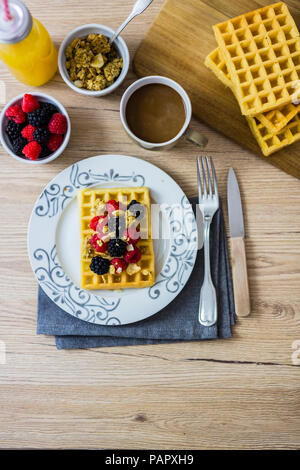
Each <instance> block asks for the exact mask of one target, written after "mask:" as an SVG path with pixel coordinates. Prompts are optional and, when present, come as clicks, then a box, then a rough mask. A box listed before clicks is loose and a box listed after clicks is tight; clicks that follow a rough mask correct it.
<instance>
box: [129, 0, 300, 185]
mask: <svg viewBox="0 0 300 470" xmlns="http://www.w3.org/2000/svg"><path fill="white" fill-rule="evenodd" d="M272 3H275V2H274V1H266V0H259V1H256V0H206V1H205V0H184V1H183V0H167V1H166V3H165V4H164V6H163V8H162V10H161V11H160V13H159V15H158V17H157V18H156V20H155V21H154V23H153V24H152V26H151V28H150V30H149V31H148V33H147V35H146V37H145V39H144V40H143V41H142V43H141V44H140V46H139V48H138V50H137V52H136V54H135V57H134V70H135V72H136V74H137V75H138V76H140V77H141V76H145V75H153V74H154V75H156V74H158V75H165V76H167V77H170V78H173V79H174V80H176V81H177V82H179V83H180V84H181V85H182V86H183V87H184V88H185V89H186V91H187V92H188V93H189V95H190V98H191V101H192V105H193V112H194V114H195V115H196V116H197V117H199V118H200V119H201V120H202V121H204V122H205V123H207V124H209V125H210V126H211V127H213V128H215V129H217V130H218V131H220V132H222V133H223V134H225V135H226V136H227V137H230V138H231V139H233V140H235V141H236V142H238V143H240V144H241V145H242V146H245V147H247V148H248V149H250V150H252V151H253V152H254V153H255V154H256V155H258V156H259V157H261V158H263V159H265V160H267V161H268V162H270V163H272V164H273V165H275V166H277V167H279V168H281V169H282V170H284V171H285V172H286V173H289V174H291V175H293V176H295V177H297V178H299V179H300V141H299V142H296V143H295V144H293V145H291V146H289V147H286V148H285V149H283V150H281V151H279V152H277V153H276V154H274V155H272V156H270V157H264V156H263V155H262V153H261V151H260V148H259V146H258V145H257V143H256V140H255V139H254V137H253V136H252V134H251V132H250V130H249V128H248V125H247V122H246V120H245V118H244V117H243V116H242V115H241V112H240V109H239V106H238V104H237V102H236V100H235V99H234V97H233V95H232V93H231V91H230V90H229V89H226V88H225V87H224V85H223V84H221V83H220V82H219V80H217V78H215V76H214V75H213V73H212V72H211V71H210V70H208V69H207V68H206V67H205V65H204V59H205V57H206V56H207V54H208V53H209V52H211V51H212V50H213V49H215V48H216V47H217V44H216V40H215V37H214V34H213V30H212V25H213V24H215V23H220V22H222V21H224V20H226V19H228V18H232V17H235V16H238V15H240V14H242V13H246V12H248V11H251V10H254V9H256V8H259V7H262V6H265V5H270V4H272ZM286 4H287V5H288V7H289V8H290V11H291V13H292V15H293V17H294V19H295V21H296V23H297V26H298V27H300V2H299V0H287V1H286Z"/></svg>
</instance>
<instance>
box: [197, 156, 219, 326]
mask: <svg viewBox="0 0 300 470" xmlns="http://www.w3.org/2000/svg"><path fill="white" fill-rule="evenodd" d="M197 170H198V193H199V208H200V211H201V213H202V216H203V243H204V280H203V284H202V287H201V291H200V304H199V317H198V318H199V323H201V325H204V326H211V325H214V324H215V323H216V321H217V317H218V309H217V296H216V289H215V287H214V285H213V282H212V279H211V270H210V254H209V235H210V224H211V221H212V219H213V216H214V215H215V213H216V211H217V210H218V208H219V194H218V183H217V177H216V172H215V167H214V164H213V160H212V158H211V157H209V159H208V157H205V158H204V157H201V163H200V159H199V157H197Z"/></svg>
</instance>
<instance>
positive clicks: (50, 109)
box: [40, 101, 59, 117]
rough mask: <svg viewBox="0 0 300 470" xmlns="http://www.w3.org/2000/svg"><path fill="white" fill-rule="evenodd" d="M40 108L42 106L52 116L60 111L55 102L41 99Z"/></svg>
mask: <svg viewBox="0 0 300 470" xmlns="http://www.w3.org/2000/svg"><path fill="white" fill-rule="evenodd" d="M40 108H42V109H43V110H44V111H47V114H49V116H50V117H51V116H52V114H54V113H58V112H59V110H58V108H57V107H56V106H55V105H54V104H52V103H45V102H44V101H40Z"/></svg>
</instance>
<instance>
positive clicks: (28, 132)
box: [21, 124, 36, 142]
mask: <svg viewBox="0 0 300 470" xmlns="http://www.w3.org/2000/svg"><path fill="white" fill-rule="evenodd" d="M35 130H36V127H34V126H32V125H31V124H28V126H26V127H24V129H22V131H21V134H22V136H23V137H24V139H27V140H28V142H32V141H33V140H34V137H33V133H34V131H35Z"/></svg>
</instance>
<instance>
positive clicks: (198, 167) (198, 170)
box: [196, 157, 202, 199]
mask: <svg viewBox="0 0 300 470" xmlns="http://www.w3.org/2000/svg"><path fill="white" fill-rule="evenodd" d="M196 161H197V176H198V196H199V199H202V186H201V171H200V162H199V157H197V158H196Z"/></svg>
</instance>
